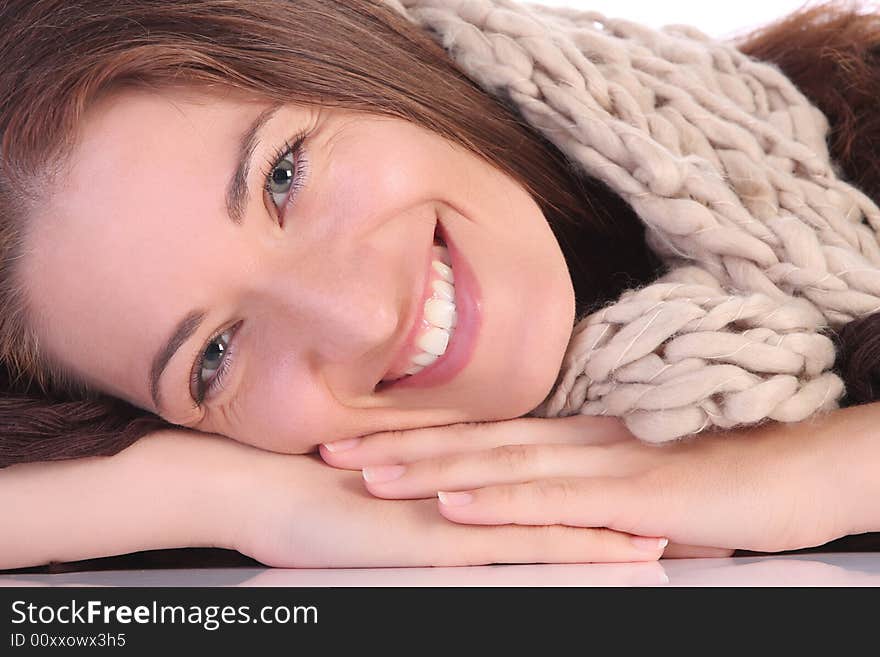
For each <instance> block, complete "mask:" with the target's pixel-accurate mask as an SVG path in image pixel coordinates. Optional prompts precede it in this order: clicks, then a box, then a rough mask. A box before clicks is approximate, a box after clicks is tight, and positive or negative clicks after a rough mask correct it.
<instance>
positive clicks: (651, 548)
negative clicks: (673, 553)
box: [630, 536, 669, 552]
mask: <svg viewBox="0 0 880 657" xmlns="http://www.w3.org/2000/svg"><path fill="white" fill-rule="evenodd" d="M630 540H631V541H632V542H633V545H635V546H636V547H637V548H638V549H639V550H646V551H647V552H656V551H657V550H662V549H663V548H665V547H666V546H667V545H669V539H668V538H648V537H646V536H631V537H630Z"/></svg>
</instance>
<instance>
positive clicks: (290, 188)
mask: <svg viewBox="0 0 880 657" xmlns="http://www.w3.org/2000/svg"><path fill="white" fill-rule="evenodd" d="M305 138H306V133H305V132H302V133H300V134H299V135H298V136H297V137H295V138H294V140H293V143H291V142H289V141H286V142H284V144H283V145H282V146H281V148H279V149H278V150H277V151H276V152H275V155H273V156H272V158H271V159H270V160H269V163H268V170H267V171H265V172H264V177H265V180H266V182H265V184H264V188H265V190H266V194H267V195H268V196H269V198H270V200H271V202H272V205H273V206H274V207H275V212H276V216H277V217H278V224H279V225H280V226H282V227H283V226H284V213H285V211H286V208H287V206H289V205H290V200H289V199H292V198H293V197H295V196H296V193H297V192H299V190H300V189H301V188H302V186H303V184H304V183H305V178H306V174H307V173H308V161H307V159H306V156H305V152H304V151H303V142H304V141H305Z"/></svg>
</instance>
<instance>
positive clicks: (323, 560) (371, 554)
mask: <svg viewBox="0 0 880 657" xmlns="http://www.w3.org/2000/svg"><path fill="white" fill-rule="evenodd" d="M206 439H208V440H219V441H222V447H223V448H224V449H227V450H229V451H230V456H229V457H227V458H225V461H226V462H227V463H228V469H227V473H226V474H225V475H221V477H223V478H225V479H226V481H225V482H222V483H221V484H219V487H220V488H221V489H223V490H224V495H223V496H219V497H218V499H217V504H218V506H219V507H221V508H223V509H224V511H225V514H226V519H225V529H223V530H222V531H223V536H222V538H221V540H220V543H221V545H222V546H227V547H232V548H234V549H237V550H239V551H240V552H243V553H244V554H247V555H249V556H252V557H254V558H255V559H257V560H259V561H261V562H262V563H265V564H267V565H270V566H276V567H362V566H374V567H375V566H398V567H400V566H446V565H477V564H490V563H545V562H547V563H550V562H557V563H578V562H592V561H602V562H614V561H656V559H658V558H659V557H660V555H661V554H662V552H663V546H662V545H661V543H660V541H659V540H658V539H657V538H648V539H644V538H643V539H641V540H635V541H634V540H633V538H634V537H632V536H630V535H628V534H623V533H619V532H614V531H611V530H606V529H582V528H572V527H563V526H555V527H517V526H508V527H476V526H468V525H464V524H453V523H450V522H448V521H447V520H446V519H445V518H443V516H442V515H440V513H438V511H437V507H436V502H435V501H434V500H401V501H396V502H389V501H387V500H380V499H378V498H376V497H373V496H371V495H369V494H368V493H367V491H366V490H365V488H364V484H363V480H362V478H361V476H360V473H356V472H348V471H344V470H336V469H333V468H329V467H327V466H326V465H325V464H323V463H322V462H321V461H320V459H318V458H317V457H316V456H314V455H313V456H297V455H285V454H275V453H271V452H266V451H263V450H259V449H255V448H251V447H248V446H245V445H240V444H238V443H234V442H232V441H226V440H225V439H219V438H210V437H202V438H200V440H202V441H205V440H206ZM205 448H206V446H205V445H203V446H202V449H205ZM211 476H212V477H217V473H216V472H215V473H212V475H211ZM217 486H218V484H215V487H217Z"/></svg>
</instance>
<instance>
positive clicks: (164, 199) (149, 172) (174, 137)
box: [23, 90, 264, 403]
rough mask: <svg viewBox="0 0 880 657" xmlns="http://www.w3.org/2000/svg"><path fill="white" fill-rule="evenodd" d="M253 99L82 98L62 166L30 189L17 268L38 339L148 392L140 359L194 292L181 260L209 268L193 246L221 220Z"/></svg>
mask: <svg viewBox="0 0 880 657" xmlns="http://www.w3.org/2000/svg"><path fill="white" fill-rule="evenodd" d="M263 108H264V106H263V105H259V104H256V103H243V102H235V101H221V100H216V99H214V100H208V99H205V98H199V97H193V96H184V95H182V94H181V95H173V94H168V95H166V94H163V95H159V94H157V93H149V92H142V91H136V90H126V91H125V92H120V93H118V94H114V95H113V96H108V97H106V98H104V99H102V100H101V101H99V102H98V103H96V105H95V106H94V107H92V108H90V110H89V112H88V114H87V115H86V117H85V120H84V122H83V125H82V129H81V132H80V134H79V135H78V142H77V146H76V148H75V149H74V151H73V152H72V155H71V158H70V160H69V162H67V163H65V164H66V166H64V167H63V169H62V174H61V175H60V177H59V178H58V179H57V180H53V182H52V185H51V186H49V187H47V188H46V189H40V188H39V183H38V182H37V183H35V185H36V186H37V189H34V190H32V191H33V195H34V196H35V197H36V198H38V199H40V204H39V206H38V207H37V212H36V215H35V216H34V217H33V221H32V223H31V224H30V226H29V233H28V238H27V246H28V248H27V252H28V256H27V258H25V262H24V263H23V271H24V280H25V282H26V287H27V296H28V299H29V302H30V304H31V308H32V310H33V311H34V314H35V315H36V318H35V319H36V321H37V323H38V326H37V331H38V333H39V334H40V337H41V339H42V341H43V343H44V345H45V348H46V349H47V351H49V352H50V353H51V354H52V355H54V356H55V357H56V358H60V359H61V360H62V362H63V363H65V364H66V365H68V366H70V367H72V368H73V369H74V371H76V372H79V373H80V374H82V375H84V376H85V377H86V378H87V379H89V380H90V381H91V382H92V383H93V384H97V385H99V386H101V387H103V388H104V389H106V390H108V391H110V392H115V393H116V394H120V396H126V395H125V394H123V393H122V388H124V389H127V390H128V391H131V390H142V394H141V395H139V398H138V400H137V402H146V399H148V398H144V399H142V398H141V397H142V396H143V394H146V386H145V383H144V382H143V380H144V379H145V373H144V363H148V362H149V359H150V358H151V352H152V350H154V349H156V347H157V345H158V343H159V341H160V340H161V339H164V335H163V334H162V333H163V332H164V331H168V330H170V327H172V326H173V324H174V323H176V321H177V320H178V319H179V318H180V317H181V316H182V315H183V314H185V313H186V312H188V311H189V310H190V309H191V305H190V304H192V303H193V301H194V297H197V296H198V281H193V280H190V277H191V272H192V271H193V270H194V269H196V268H198V267H199V266H201V267H202V268H203V269H202V271H204V273H205V274H206V275H209V273H210V272H209V271H207V270H205V269H204V268H205V267H210V266H211V261H210V258H209V257H206V254H204V253H203V252H202V251H200V250H199V248H198V246H199V244H200V242H201V241H204V239H205V236H206V234H211V235H215V234H216V233H215V231H218V230H219V231H222V230H224V227H225V225H226V223H229V222H228V220H225V206H224V198H225V196H224V195H225V182H226V180H227V178H228V176H229V172H230V170H231V167H232V161H233V158H234V155H235V150H236V146H237V140H238V138H239V136H240V132H241V131H242V130H243V129H244V126H246V125H247V124H248V123H249V122H250V121H251V120H252V119H253V117H255V116H256V115H257V114H259V112H260V111H261V110H262V109H263ZM224 222H225V223H224ZM184 263H193V264H190V265H188V266H184ZM183 290H186V291H187V293H186V294H183V293H181V291H183ZM133 386H134V387H133ZM128 398H129V399H131V397H130V396H128ZM132 401H135V400H132ZM137 402H136V403H137Z"/></svg>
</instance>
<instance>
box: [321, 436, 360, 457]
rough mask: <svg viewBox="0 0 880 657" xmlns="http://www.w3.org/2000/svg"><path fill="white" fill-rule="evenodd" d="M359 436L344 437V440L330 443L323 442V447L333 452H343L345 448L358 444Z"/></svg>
mask: <svg viewBox="0 0 880 657" xmlns="http://www.w3.org/2000/svg"><path fill="white" fill-rule="evenodd" d="M360 442H361V439H360V438H346V439H345V440H337V441H336V442H332V443H324V448H325V449H326V450H327V451H328V452H331V453H333V454H335V453H336V452H344V451H345V450H347V449H352V448H353V447H357V446H358V445H360Z"/></svg>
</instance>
